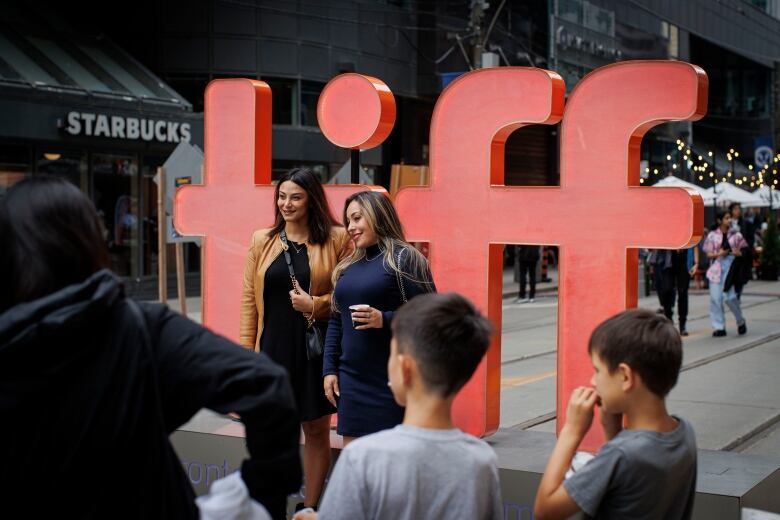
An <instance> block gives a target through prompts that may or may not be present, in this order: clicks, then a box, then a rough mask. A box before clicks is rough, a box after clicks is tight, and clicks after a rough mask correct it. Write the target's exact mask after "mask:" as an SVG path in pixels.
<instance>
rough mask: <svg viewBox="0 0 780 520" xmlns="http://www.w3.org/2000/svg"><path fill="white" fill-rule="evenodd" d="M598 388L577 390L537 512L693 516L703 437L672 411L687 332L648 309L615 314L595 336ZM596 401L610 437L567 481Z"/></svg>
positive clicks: (669, 519) (668, 519) (541, 515)
mask: <svg viewBox="0 0 780 520" xmlns="http://www.w3.org/2000/svg"><path fill="white" fill-rule="evenodd" d="M588 351H589V352H590V355H591V361H592V363H593V368H594V375H593V378H592V380H591V384H593V385H594V386H595V388H586V387H580V388H577V389H575V390H574V392H572V396H571V400H570V401H569V406H568V409H567V412H566V422H565V425H564V427H563V428H562V429H561V432H560V434H559V436H558V442H557V444H556V446H555V449H554V450H553V453H552V455H551V456H550V461H549V462H548V464H547V469H546V470H545V472H544V476H543V477H542V481H541V483H540V484H539V491H538V492H537V495H536V507H535V517H536V518H537V519H540V520H544V519H549V518H561V519H564V518H568V517H570V516H571V515H573V514H575V513H577V512H579V511H583V512H584V513H585V514H586V515H587V516H588V517H592V518H631V519H655V518H663V519H665V520H677V519H681V520H687V519H689V518H690V517H691V513H692V511H693V499H694V494H695V491H696V438H695V436H694V433H693V428H691V425H690V424H689V423H688V422H687V421H686V420H684V419H680V418H677V417H673V416H671V415H669V413H668V412H667V410H666V401H665V399H666V395H667V394H668V393H669V391H670V390H671V389H672V388H673V387H674V385H675V384H676V383H677V377H678V374H679V372H680V365H681V364H682V344H681V341H680V335H679V333H678V332H677V330H676V329H675V328H674V325H673V324H672V322H671V321H669V320H668V319H667V318H665V317H663V316H661V315H658V314H656V313H653V312H650V311H645V310H631V311H625V312H623V313H620V314H618V315H617V316H614V317H612V318H610V319H608V320H607V321H605V322H604V323H602V324H601V325H599V326H598V327H597V328H596V330H595V331H594V332H593V334H592V335H591V338H590V342H589V344H588ZM596 406H600V408H601V413H600V417H601V425H602V427H603V429H604V435H605V437H606V439H607V441H608V442H607V443H606V444H605V445H604V446H603V447H602V448H601V450H599V452H598V454H597V455H596V456H595V457H594V458H593V460H591V461H590V462H588V463H587V464H585V466H584V467H582V468H580V469H579V470H578V471H577V472H576V473H575V474H574V475H572V476H571V477H570V478H569V479H568V480H565V481H564V475H565V473H566V470H567V469H568V468H569V465H570V464H571V460H572V458H573V456H574V453H575V451H576V449H577V447H578V446H579V444H580V442H581V441H582V439H583V437H584V436H585V434H586V433H587V431H588V429H589V428H590V425H591V422H592V420H593V412H594V408H595V407H596Z"/></svg>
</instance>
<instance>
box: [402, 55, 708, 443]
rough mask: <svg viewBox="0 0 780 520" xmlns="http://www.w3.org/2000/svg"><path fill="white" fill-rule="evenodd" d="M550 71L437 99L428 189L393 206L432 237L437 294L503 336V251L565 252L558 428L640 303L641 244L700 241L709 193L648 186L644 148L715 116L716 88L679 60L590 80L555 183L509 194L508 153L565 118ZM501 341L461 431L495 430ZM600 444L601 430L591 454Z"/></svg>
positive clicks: (470, 397)
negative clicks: (625, 313) (600, 345)
mask: <svg viewBox="0 0 780 520" xmlns="http://www.w3.org/2000/svg"><path fill="white" fill-rule="evenodd" d="M563 98H564V86H563V81H562V80H561V78H560V76H558V75H557V74H555V73H554V72H550V71H545V70H541V69H526V68H494V69H486V70H480V71H476V72H472V73H469V74H466V75H464V76H462V77H460V78H459V79H458V80H456V81H455V82H453V83H452V84H451V85H450V86H449V87H448V88H447V89H446V90H445V91H444V92H443V93H442V95H441V97H440V99H439V101H438V103H437V105H436V109H435V111H434V116H433V122H432V124H431V139H430V146H431V182H430V186H429V187H413V188H406V189H404V190H402V191H401V192H400V193H399V194H398V196H397V197H396V205H397V207H398V210H399V213H400V214H401V218H402V220H403V222H404V225H405V226H406V228H407V232H408V235H409V238H410V239H411V240H416V241H418V240H419V241H428V242H430V244H431V247H430V259H431V263H432V269H433V272H434V276H435V278H436V282H437V285H438V287H439V289H440V290H443V291H458V292H461V293H463V294H465V295H466V296H468V297H469V298H470V299H471V300H472V301H474V302H475V303H476V304H477V305H478V306H479V307H480V308H482V309H487V312H488V316H489V318H490V319H491V321H492V322H493V324H494V326H495V327H496V329H497V330H499V331H500V330H501V254H500V253H501V244H506V243H510V244H511V243H523V244H558V245H560V250H561V260H560V272H559V276H560V281H559V284H560V287H559V298H560V300H559V311H558V312H559V319H558V393H557V411H558V429H560V427H561V426H562V425H563V421H564V420H565V405H566V402H567V400H568V397H569V394H570V393H571V391H572V389H573V388H574V387H576V386H579V385H586V384H588V381H589V379H590V376H591V374H592V368H591V365H590V360H589V358H588V354H587V340H588V337H589V335H590V333H591V332H592V331H593V329H594V328H595V326H596V325H597V324H598V323H599V322H600V321H602V320H604V319H606V318H607V317H609V316H611V315H613V314H615V313H617V312H619V311H621V310H623V309H625V308H627V307H633V306H635V305H636V301H637V294H636V289H637V249H636V248H638V247H659V248H678V247H685V246H689V245H692V244H694V243H695V242H696V241H698V239H699V238H700V235H701V229H702V219H703V217H702V210H703V204H702V200H701V197H700V196H699V195H698V194H696V193H694V192H692V191H686V190H683V189H679V188H669V189H654V190H650V189H646V188H640V187H639V146H640V141H641V138H642V135H643V134H644V133H645V132H646V131H647V130H648V129H649V128H651V127H652V126H654V125H657V124H659V123H662V122H664V121H670V120H686V119H690V120H695V119H699V118H701V117H702V116H703V115H704V113H705V111H706V99H707V78H706V75H705V74H704V72H703V71H702V70H701V69H699V68H698V67H695V66H693V65H690V64H687V63H682V62H666V61H665V62H661V61H659V62H626V63H621V64H615V65H610V66H607V67H603V68H601V69H598V70H596V71H594V72H593V73H591V74H589V75H588V76H586V77H585V78H584V79H583V80H582V81H581V82H580V84H578V85H577V87H576V88H575V89H574V91H573V92H572V94H571V96H570V99H569V103H568V105H567V107H566V112H565V115H564V116H563V125H562V135H561V185H560V187H507V186H503V182H504V172H503V167H504V159H503V145H504V142H505V140H506V137H507V135H508V134H509V133H511V132H512V131H513V130H515V129H517V128H519V127H520V126H523V125H525V124H532V123H542V124H552V123H555V122H557V121H558V120H559V119H560V117H561V115H562V114H563V103H564V101H563ZM500 341H501V339H500V337H499V336H498V335H497V336H496V337H495V339H494V341H493V344H492V345H491V347H490V349H489V351H488V354H487V356H486V357H485V360H484V361H483V363H482V364H481V365H480V367H479V368H478V370H477V373H476V374H475V375H474V377H473V378H472V380H471V381H470V382H469V384H468V385H467V387H466V388H465V389H464V390H463V391H462V392H461V394H460V395H459V396H458V399H457V400H456V403H455V418H456V421H457V424H458V425H459V426H460V427H462V428H464V429H466V430H467V431H469V432H471V433H474V434H478V435H484V434H489V433H491V432H493V431H495V430H496V429H497V427H498V423H499V400H500V371H501V368H500V350H501V346H500V345H501V344H500ZM600 442H601V433H600V431H599V430H598V429H597V428H594V429H592V430H591V432H590V433H589V434H588V437H587V438H586V443H585V447H586V448H591V449H592V448H595V447H597V446H598V444H600Z"/></svg>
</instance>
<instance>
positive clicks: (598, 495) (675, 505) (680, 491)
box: [563, 417, 696, 520]
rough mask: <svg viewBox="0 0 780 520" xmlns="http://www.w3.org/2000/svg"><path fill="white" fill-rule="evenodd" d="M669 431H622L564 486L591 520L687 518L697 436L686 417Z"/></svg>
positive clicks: (694, 478)
mask: <svg viewBox="0 0 780 520" xmlns="http://www.w3.org/2000/svg"><path fill="white" fill-rule="evenodd" d="M675 419H677V420H678V421H679V424H678V425H677V428H675V429H674V430H673V431H671V432H668V433H659V432H652V431H648V430H623V431H621V432H620V433H619V434H617V435H616V436H615V438H614V439H612V440H611V441H609V442H608V443H606V444H605V445H604V446H602V448H601V450H600V451H599V452H598V454H597V455H596V457H594V458H593V460H591V461H590V462H588V463H587V464H586V465H585V466H583V467H582V468H580V470H579V471H577V473H575V474H574V475H572V476H571V477H570V478H569V479H568V480H566V481H564V483H563V487H564V488H565V489H566V491H567V492H568V493H569V496H570V497H571V498H572V499H573V500H574V501H575V502H576V503H577V505H578V506H580V509H582V510H583V511H584V512H585V514H586V515H588V516H589V517H593V518H631V519H633V520H641V519H645V518H647V519H651V518H653V519H655V518H663V519H665V520H676V519H681V520H686V519H689V518H690V517H691V512H692V510H693V497H694V494H695V492H696V438H695V436H694V433H693V428H692V427H691V425H690V423H688V421H686V420H685V419H680V418H679V417H675Z"/></svg>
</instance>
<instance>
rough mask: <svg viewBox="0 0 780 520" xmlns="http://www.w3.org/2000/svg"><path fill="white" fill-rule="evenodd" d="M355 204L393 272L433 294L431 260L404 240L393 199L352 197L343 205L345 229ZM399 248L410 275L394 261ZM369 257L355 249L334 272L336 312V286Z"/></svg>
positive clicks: (370, 194) (372, 193)
mask: <svg viewBox="0 0 780 520" xmlns="http://www.w3.org/2000/svg"><path fill="white" fill-rule="evenodd" d="M352 202H357V203H358V204H359V205H360V208H361V210H362V212H363V218H365V219H366V222H367V223H368V225H369V227H370V228H371V229H372V230H373V231H374V233H376V236H377V239H378V245H379V250H380V251H381V254H382V255H383V256H384V263H385V265H386V266H388V267H389V268H390V269H392V270H393V271H394V272H396V273H398V274H399V275H400V276H401V277H402V278H405V279H407V280H409V281H411V282H413V283H417V284H420V285H422V286H423V287H425V288H426V289H428V290H429V291H431V292H432V291H433V287H434V286H433V280H432V279H431V277H430V268H429V267H428V259H427V258H425V257H424V256H423V254H422V253H420V252H419V251H418V250H417V249H416V248H415V247H414V246H413V245H411V244H410V243H409V242H407V241H406V237H405V236H404V229H403V226H402V225H401V220H400V219H399V218H398V213H396V211H395V207H394V206H393V203H392V202H390V199H389V198H388V197H387V196H385V195H383V194H382V193H379V192H375V191H360V192H358V193H355V194H353V195H350V197H349V198H347V200H346V201H344V213H343V221H344V227H345V228H348V227H349V215H347V208H348V207H349V205H350V204H352ZM399 248H403V249H405V250H406V251H405V253H404V266H405V267H407V268H408V270H409V271H410V272H408V273H407V272H405V271H404V270H403V269H402V268H401V266H399V265H398V262H397V260H396V258H395V254H394V253H395V252H397V251H398V249H399ZM365 256H366V250H365V249H360V248H357V247H356V248H355V250H354V251H353V252H352V254H351V255H350V256H348V257H346V258H344V259H342V260H341V261H340V262H339V263H338V264H337V265H336V267H335V268H334V269H333V297H332V298H331V304H332V306H333V310H334V311H338V310H339V309H338V304H337V303H336V297H335V293H336V284H337V283H338V280H339V278H341V275H342V274H343V273H344V271H345V270H346V269H347V268H348V267H349V266H350V265H352V264H354V263H355V262H358V261H359V260H361V259H363V258H364V257H365Z"/></svg>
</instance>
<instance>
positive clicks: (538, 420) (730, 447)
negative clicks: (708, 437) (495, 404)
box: [502, 332, 780, 451]
mask: <svg viewBox="0 0 780 520" xmlns="http://www.w3.org/2000/svg"><path fill="white" fill-rule="evenodd" d="M777 339H780V332H775V333H772V334H769V335H767V336H764V337H763V338H759V339H757V340H755V341H751V342H750V343H747V344H745V345H740V346H738V347H733V348H730V349H728V350H724V351H723V352H718V353H716V354H712V355H710V356H707V357H704V358H702V359H697V360H696V361H691V362H690V363H688V364H686V365H683V366H682V367H681V368H680V372H686V371H688V370H693V369H695V368H699V367H702V366H704V365H708V364H710V363H714V362H715V361H720V360H721V359H725V358H727V357H731V356H735V355H737V354H741V353H742V352H746V351H748V350H752V349H754V348H756V347H760V346H762V345H766V344H767V343H771V342H772V341H775V340H777ZM551 352H555V350H553V351H550V352H543V353H539V354H532V355H531V357H539V356H542V355H546V354H550V353H551ZM515 361H521V359H519V358H518V359H517V360H510V361H508V363H513V362H515ZM502 366H503V363H502ZM556 418H557V414H556V412H555V411H554V410H553V411H550V412H546V413H543V414H541V415H537V416H536V417H533V418H531V419H526V420H525V421H522V422H519V423H517V424H514V425H512V426H509V427H508V428H509V429H511V430H527V429H529V428H533V427H534V426H538V425H540V424H544V423H546V422H550V421H554V420H555V419H556ZM778 422H780V414H777V415H775V416H773V417H772V418H771V419H769V420H767V421H764V422H763V423H761V424H760V425H759V426H757V427H756V428H754V429H753V430H752V431H750V432H748V433H747V434H744V435H742V436H740V437H738V438H737V439H734V440H733V441H731V442H730V443H728V444H727V445H726V446H724V447H723V448H722V450H723V451H734V450H736V449H737V448H739V447H741V446H744V445H745V444H747V443H749V442H751V441H752V440H753V439H755V438H756V437H758V436H760V435H761V434H763V433H764V432H765V431H767V430H768V429H769V428H771V427H772V426H774V425H775V424H776V423H778Z"/></svg>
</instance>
